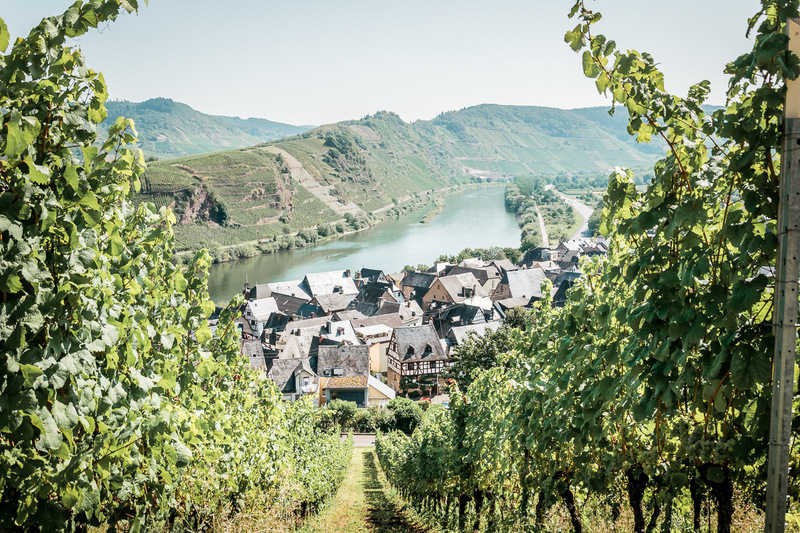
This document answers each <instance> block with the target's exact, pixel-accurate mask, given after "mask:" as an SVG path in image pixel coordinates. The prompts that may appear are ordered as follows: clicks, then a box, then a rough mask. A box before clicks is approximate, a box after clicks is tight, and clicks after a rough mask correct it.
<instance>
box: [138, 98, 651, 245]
mask: <svg viewBox="0 0 800 533" xmlns="http://www.w3.org/2000/svg"><path fill="white" fill-rule="evenodd" d="M589 109H590V110H591V109H592V108H589ZM584 115H589V117H588V118H587V117H586V116H584ZM606 115H607V114H606ZM608 122H609V121H606V120H605V119H604V117H603V116H602V114H601V113H600V112H599V111H596V110H595V111H585V110H584V111H581V112H574V111H570V110H562V109H555V108H546V107H534V106H501V105H496V104H482V105H479V106H472V107H469V108H465V109H462V110H459V111H448V112H445V113H441V114H440V115H438V116H437V117H435V118H434V119H432V120H427V121H415V122H411V123H409V122H405V121H403V120H402V119H401V118H400V117H399V116H398V115H396V114H395V113H392V112H387V111H381V112H378V113H375V114H373V115H367V116H365V117H363V118H361V119H359V120H349V121H343V122H338V123H334V124H327V125H323V126H319V127H317V128H314V129H312V130H309V131H306V132H303V133H300V134H297V135H293V136H291V137H286V138H283V139H278V140H272V141H268V142H263V143H260V144H257V145H254V146H251V147H247V148H239V149H235V150H228V151H223V152H215V153H209V154H203V155H195V156H191V157H183V158H177V159H169V160H162V161H157V162H155V163H151V164H150V165H149V167H148V170H147V172H146V174H145V179H144V185H143V189H142V193H141V194H140V195H139V196H138V198H139V199H140V200H144V199H147V200H150V201H153V202H154V203H155V204H156V205H159V206H169V207H172V208H173V209H174V210H175V211H176V215H177V218H178V220H179V221H182V222H181V223H179V224H178V225H177V226H176V228H175V235H176V239H177V241H178V246H179V247H180V248H183V249H190V248H198V247H208V248H212V249H213V248H215V247H221V246H231V245H235V244H238V243H243V242H259V241H265V240H266V241H272V242H276V241H277V240H278V238H279V237H280V238H283V237H285V236H286V235H293V234H295V233H298V234H299V233H301V232H303V231H306V230H309V232H307V236H309V238H311V239H313V238H314V236H313V235H310V229H311V228H314V231H316V228H318V227H320V226H325V227H327V226H326V225H329V224H334V225H335V224H336V222H337V221H339V220H342V217H343V216H345V217H347V216H349V217H350V219H351V220H350V221H349V224H350V226H351V227H352V228H357V227H363V225H364V224H369V223H371V222H374V221H373V220H367V218H368V217H369V216H370V215H369V214H370V213H373V212H381V213H384V214H389V215H391V214H392V213H395V212H398V210H400V209H402V206H403V204H404V202H406V201H408V200H409V199H415V198H416V200H415V201H422V200H421V199H420V196H421V195H427V194H429V193H431V191H437V190H440V189H445V188H452V187H458V186H461V185H463V184H466V183H474V182H483V181H487V180H497V179H509V178H512V177H514V176H521V175H530V174H547V175H551V176H561V175H563V176H571V175H575V174H588V175H592V176H598V175H607V174H608V171H609V170H610V169H612V168H614V167H616V166H623V167H630V168H640V169H647V168H650V167H652V164H653V162H654V161H655V160H656V158H657V154H656V153H655V152H657V151H658V150H657V147H655V148H653V147H651V148H650V149H649V150H647V151H644V150H640V149H639V145H637V144H636V143H635V142H634V141H632V140H630V139H626V138H625V137H623V136H622V134H621V131H620V128H621V126H620V125H619V124H609V123H608ZM428 200H429V201H432V197H430V196H429V197H428ZM187 212H188V213H189V214H190V216H184V215H185V213H187ZM355 219H358V220H355ZM326 231H327V230H326Z"/></svg>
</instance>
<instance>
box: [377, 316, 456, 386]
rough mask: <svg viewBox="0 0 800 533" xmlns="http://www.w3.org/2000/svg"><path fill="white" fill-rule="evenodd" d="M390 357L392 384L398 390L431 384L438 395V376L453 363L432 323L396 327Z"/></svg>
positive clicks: (389, 371) (390, 383) (389, 376)
mask: <svg viewBox="0 0 800 533" xmlns="http://www.w3.org/2000/svg"><path fill="white" fill-rule="evenodd" d="M387 357H388V359H389V369H388V371H387V377H388V378H389V386H390V387H391V388H392V389H393V390H395V391H397V390H408V389H417V388H421V386H422V387H424V386H425V385H429V386H430V388H431V390H432V391H433V392H432V395H435V394H437V393H438V391H439V380H438V375H439V374H441V373H442V371H443V370H444V369H445V368H446V367H447V366H449V365H450V359H449V358H448V357H447V354H446V353H445V351H444V348H443V347H442V343H441V341H440V340H439V337H437V336H436V331H435V330H434V329H433V326H431V325H430V324H426V325H424V326H414V327H405V328H397V329H395V330H394V331H393V332H392V339H391V340H390V341H389V349H388V351H387ZM426 382H427V383H426Z"/></svg>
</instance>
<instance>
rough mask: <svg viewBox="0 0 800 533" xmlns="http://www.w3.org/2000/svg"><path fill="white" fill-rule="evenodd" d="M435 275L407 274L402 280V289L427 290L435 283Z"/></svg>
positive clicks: (422, 273)
mask: <svg viewBox="0 0 800 533" xmlns="http://www.w3.org/2000/svg"><path fill="white" fill-rule="evenodd" d="M436 279H437V276H436V274H428V273H427V272H409V273H408V274H406V277H404V278H403V287H413V288H415V289H424V290H428V289H430V288H431V285H433V282H434V281H436Z"/></svg>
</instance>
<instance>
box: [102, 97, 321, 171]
mask: <svg viewBox="0 0 800 533" xmlns="http://www.w3.org/2000/svg"><path fill="white" fill-rule="evenodd" d="M106 108H107V109H108V118H107V119H106V121H105V122H104V123H103V124H102V125H101V128H103V127H104V126H105V127H106V129H107V125H108V124H111V123H113V122H114V120H116V118H117V117H120V116H124V117H126V118H132V119H133V120H134V121H135V122H136V129H137V131H138V133H139V143H138V147H139V148H141V149H142V151H144V154H145V156H147V157H151V156H156V157H158V158H170V157H181V156H187V155H197V154H204V153H208V152H217V151H220V150H227V149H230V148H242V147H245V146H253V145H254V144H258V143H263V142H265V141H271V140H273V139H280V138H283V137H288V136H290V135H296V134H298V133H303V132H304V131H308V130H310V129H311V128H312V126H292V125H291V124H283V123H281V122H272V121H270V120H264V119H260V118H248V119H241V118H238V117H220V116H214V115H206V114H204V113H201V112H199V111H196V110H194V109H192V108H191V107H189V106H188V105H186V104H181V103H179V102H175V101H173V100H170V99H169V98H154V99H152V100H147V101H145V102H141V103H134V102H126V101H116V102H106ZM101 137H103V136H102V135H101Z"/></svg>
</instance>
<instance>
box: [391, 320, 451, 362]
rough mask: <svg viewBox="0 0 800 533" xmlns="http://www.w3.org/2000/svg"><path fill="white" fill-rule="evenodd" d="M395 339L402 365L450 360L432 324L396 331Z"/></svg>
mask: <svg viewBox="0 0 800 533" xmlns="http://www.w3.org/2000/svg"><path fill="white" fill-rule="evenodd" d="M393 338H394V346H395V348H396V350H397V354H398V355H399V357H400V362H402V363H407V362H415V361H446V360H448V357H447V355H446V354H445V353H444V349H443V348H442V344H441V342H439V338H438V337H437V336H436V331H435V330H434V329H433V326H431V325H430V324H425V325H424V326H412V327H407V328H397V329H395V330H394V334H393Z"/></svg>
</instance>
